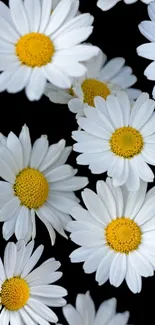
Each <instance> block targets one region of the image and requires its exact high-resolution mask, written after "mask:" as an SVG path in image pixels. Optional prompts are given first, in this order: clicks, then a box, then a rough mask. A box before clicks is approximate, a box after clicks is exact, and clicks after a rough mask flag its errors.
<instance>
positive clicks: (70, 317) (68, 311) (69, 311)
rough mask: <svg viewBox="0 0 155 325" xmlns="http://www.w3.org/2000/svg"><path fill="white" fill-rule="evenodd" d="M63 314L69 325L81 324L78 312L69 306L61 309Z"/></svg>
mask: <svg viewBox="0 0 155 325" xmlns="http://www.w3.org/2000/svg"><path fill="white" fill-rule="evenodd" d="M63 314H64V316H65V318H66V320H67V322H68V324H69V325H79V324H81V316H80V315H79V313H78V311H77V310H76V309H75V308H74V307H73V306H72V305H70V304H68V305H67V306H65V307H63Z"/></svg>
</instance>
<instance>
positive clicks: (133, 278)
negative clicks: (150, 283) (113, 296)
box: [125, 255, 142, 293]
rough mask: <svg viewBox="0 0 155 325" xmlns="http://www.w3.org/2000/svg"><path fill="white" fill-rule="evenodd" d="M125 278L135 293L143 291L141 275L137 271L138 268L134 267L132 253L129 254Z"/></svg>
mask: <svg viewBox="0 0 155 325" xmlns="http://www.w3.org/2000/svg"><path fill="white" fill-rule="evenodd" d="M125 280H126V283H127V285H128V287H129V289H130V290H131V291H132V292H133V293H139V292H140V291H141V288H142V280H141V275H140V274H139V273H138V272H137V270H136V269H134V268H133V266H132V263H131V256H130V255H129V256H128V267H127V272H126V277H125Z"/></svg>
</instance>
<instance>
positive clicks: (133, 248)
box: [67, 177, 155, 293]
mask: <svg viewBox="0 0 155 325" xmlns="http://www.w3.org/2000/svg"><path fill="white" fill-rule="evenodd" d="M146 188H147V183H146V182H143V181H141V185H140V188H139V190H138V191H137V192H129V191H128V190H127V189H126V187H124V186H123V187H114V186H113V184H112V180H111V178H109V177H108V178H107V179H106V182H104V181H98V182H97V194H96V193H94V192H93V191H92V190H89V189H85V190H84V191H83V192H82V198H83V201H84V204H85V206H86V208H87V209H83V208H82V207H80V206H79V207H74V208H73V209H72V211H71V215H72V217H73V218H74V219H75V220H74V221H70V222H69V224H68V225H67V229H68V231H70V232H71V235H70V237H71V240H72V241H73V242H75V243H76V244H77V245H79V246H81V247H80V248H78V249H76V250H75V251H73V252H72V254H71V255H70V258H71V262H73V263H79V262H84V264H83V269H84V271H85V273H93V272H96V278H95V279H96V281H97V282H98V284H99V285H102V284H104V283H105V282H106V281H107V280H108V279H109V281H110V284H112V285H113V286H115V287H119V286H120V285H121V283H122V282H123V280H125V281H126V283H127V285H128V287H129V289H130V290H131V291H132V292H133V293H139V292H140V291H141V287H142V282H141V277H142V276H143V277H149V276H152V275H153V273H154V267H155V187H154V188H153V189H151V190H150V191H149V192H148V193H147V194H146Z"/></svg>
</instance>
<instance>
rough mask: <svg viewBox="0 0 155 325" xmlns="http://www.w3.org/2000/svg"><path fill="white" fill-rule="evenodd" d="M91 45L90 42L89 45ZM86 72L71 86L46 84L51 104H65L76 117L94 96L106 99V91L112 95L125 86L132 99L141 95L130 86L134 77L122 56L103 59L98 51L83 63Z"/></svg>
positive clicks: (102, 55) (134, 79) (82, 112)
mask: <svg viewBox="0 0 155 325" xmlns="http://www.w3.org/2000/svg"><path fill="white" fill-rule="evenodd" d="M90 46H91V45H90ZM85 66H86V67H87V73H86V74H85V76H84V77H82V78H80V79H79V80H76V81H74V82H73V85H72V88H71V89H66V90H61V89H58V88H56V87H54V86H53V85H52V84H50V83H47V85H46V90H45V94H46V95H47V96H48V98H49V99H50V100H51V101H52V102H54V103H60V104H67V103H68V107H69V109H70V110H71V111H72V112H73V113H76V114H77V115H76V117H77V118H78V117H79V116H83V115H84V107H87V106H88V105H89V106H92V107H93V106H94V97H95V96H101V97H102V98H104V99H106V98H107V96H108V95H109V94H116V93H117V92H118V91H119V90H120V89H125V90H126V91H127V92H128V94H129V97H130V99H131V100H132V101H133V100H135V99H137V97H138V96H139V95H140V94H141V91H140V90H138V89H134V88H130V87H131V86H132V85H133V84H134V83H135V82H136V81H137V78H136V76H135V75H133V74H132V69H131V68H130V67H128V66H125V60H124V59H123V58H119V57H118V58H114V59H112V60H110V61H108V62H107V57H106V55H105V54H104V53H103V52H102V51H101V50H100V52H99V54H98V55H97V56H96V57H94V58H93V59H91V60H89V61H88V62H85Z"/></svg>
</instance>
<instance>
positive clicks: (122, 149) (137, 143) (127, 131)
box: [110, 126, 144, 158]
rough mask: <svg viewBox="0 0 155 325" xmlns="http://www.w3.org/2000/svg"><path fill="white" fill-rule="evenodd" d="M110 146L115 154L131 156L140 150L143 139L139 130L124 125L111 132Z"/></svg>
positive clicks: (125, 156)
mask: <svg viewBox="0 0 155 325" xmlns="http://www.w3.org/2000/svg"><path fill="white" fill-rule="evenodd" d="M110 146H111V151H112V152H113V153H115V155H117V156H120V157H124V158H132V157H134V156H135V155H138V154H139V153H140V152H141V151H142V149H143V146H144V141H143V137H142V135H141V133H140V132H139V131H137V130H136V129H134V128H132V127H130V126H124V127H122V128H119V129H117V130H116V131H115V132H114V133H113V134H112V136H111V139H110Z"/></svg>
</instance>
